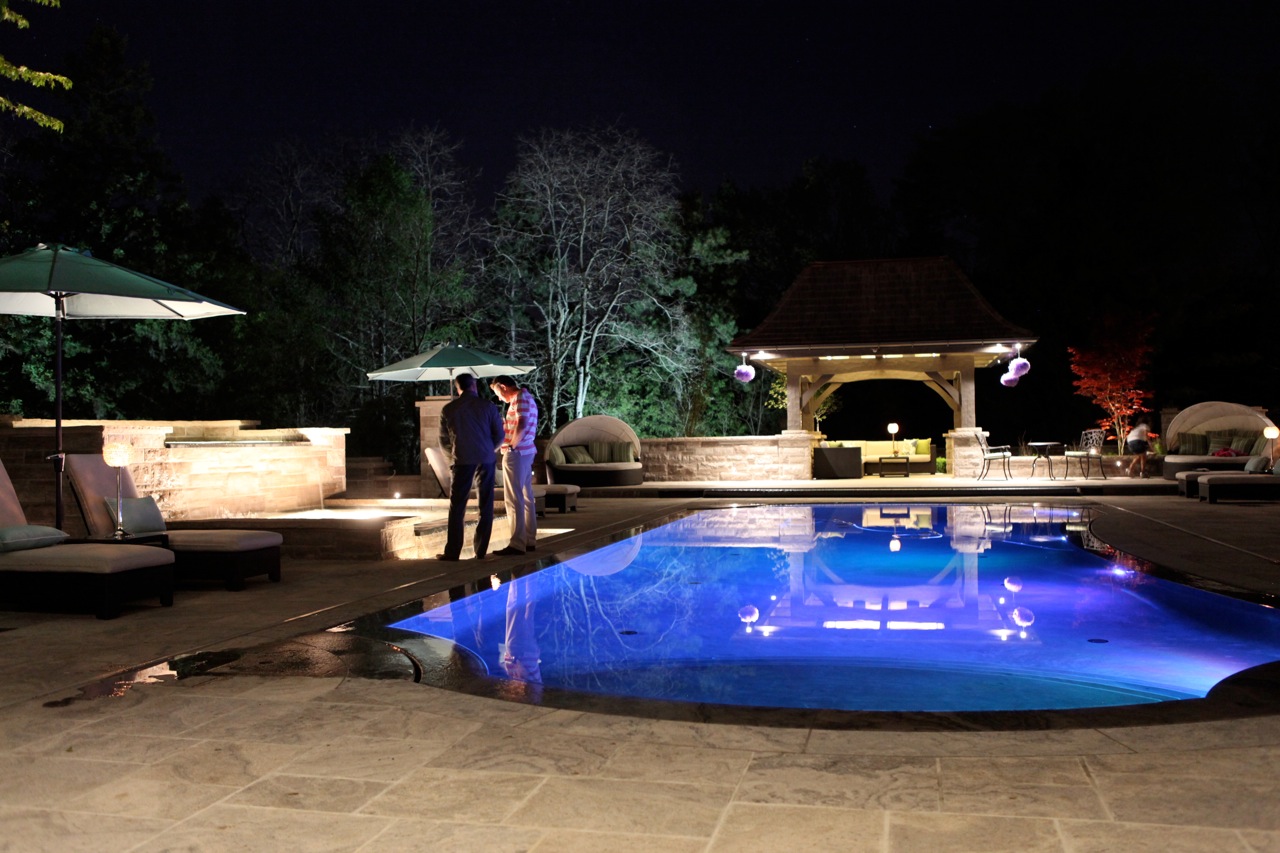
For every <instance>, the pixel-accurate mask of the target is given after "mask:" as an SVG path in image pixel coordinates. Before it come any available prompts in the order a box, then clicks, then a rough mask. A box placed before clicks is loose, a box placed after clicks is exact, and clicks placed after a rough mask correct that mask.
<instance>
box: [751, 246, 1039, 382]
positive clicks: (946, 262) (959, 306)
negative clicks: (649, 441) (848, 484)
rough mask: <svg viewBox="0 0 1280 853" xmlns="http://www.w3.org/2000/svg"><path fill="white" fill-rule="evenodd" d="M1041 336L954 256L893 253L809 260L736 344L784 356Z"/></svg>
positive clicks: (982, 344) (998, 343)
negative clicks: (988, 295)
mask: <svg viewBox="0 0 1280 853" xmlns="http://www.w3.org/2000/svg"><path fill="white" fill-rule="evenodd" d="M1035 340H1036V339H1035V337H1034V336H1033V335H1032V333H1031V332H1029V331H1028V330H1026V329H1023V328H1021V327H1019V326H1015V325H1014V324H1012V323H1010V322H1009V321H1007V320H1005V319H1004V318H1003V317H1001V316H1000V315H999V314H998V313H997V312H996V310H995V309H994V308H992V307H991V305H990V303H988V302H987V300H986V299H984V298H983V297H982V294H980V293H978V290H977V288H975V287H974V286H973V283H972V282H971V281H969V278H968V276H966V275H965V274H964V272H963V271H962V270H961V269H960V267H959V266H958V265H957V264H956V263H955V261H953V260H951V259H950V258H947V257H936V258H893V259H882V260H864V261H822V262H817V263H812V264H810V265H809V266H807V267H805V269H804V270H803V271H802V272H801V273H800V275H799V276H798V277H797V278H796V280H795V282H794V283H793V284H792V285H791V287H790V288H788V289H787V291H786V293H784V294H783V295H782V298H781V299H780V300H779V302H778V304H777V306H776V307H775V308H774V309H773V311H772V313H770V314H769V316H768V317H766V318H765V319H764V321H763V322H762V323H761V324H760V325H759V326H757V327H756V328H754V329H752V330H751V331H750V332H747V333H746V334H743V335H740V336H739V337H738V338H736V339H735V340H734V341H733V343H732V344H731V345H730V348H731V349H732V351H733V352H757V351H765V352H769V353H776V354H777V355H779V356H782V357H784V358H786V357H798V356H812V357H822V356H839V355H857V354H866V353H877V352H878V353H885V352H913V351H924V350H928V351H933V352H946V353H975V354H977V353H994V352H996V351H997V350H1000V349H1003V351H1004V352H1008V349H1009V348H1010V347H1012V346H1013V345H1015V344H1021V345H1022V346H1023V347H1026V346H1029V345H1030V344H1032V343H1034V342H1035ZM994 358H995V357H994V356H993V357H992V358H991V359H990V360H992V361H994Z"/></svg>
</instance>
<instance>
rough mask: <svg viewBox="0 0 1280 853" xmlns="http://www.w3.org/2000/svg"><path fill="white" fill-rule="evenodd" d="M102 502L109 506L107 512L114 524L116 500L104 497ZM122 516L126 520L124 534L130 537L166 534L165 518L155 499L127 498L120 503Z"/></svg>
mask: <svg viewBox="0 0 1280 853" xmlns="http://www.w3.org/2000/svg"><path fill="white" fill-rule="evenodd" d="M102 500H103V502H104V503H105V504H106V505H107V512H108V513H109V514H110V515H111V522H112V523H113V524H114V523H115V521H116V499H115V498H109V497H104V498H103V499H102ZM120 515H121V517H122V518H123V519H124V532H125V533H128V534H129V535H130V536H136V535H140V534H144V533H163V532H164V516H163V515H161V514H160V507H158V506H156V499H155V498H152V497H145V498H125V499H124V500H122V501H121V502H120Z"/></svg>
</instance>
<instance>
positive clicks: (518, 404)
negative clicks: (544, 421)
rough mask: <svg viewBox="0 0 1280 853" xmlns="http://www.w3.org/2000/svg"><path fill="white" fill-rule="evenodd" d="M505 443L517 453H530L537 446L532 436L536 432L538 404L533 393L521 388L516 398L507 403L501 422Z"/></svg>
mask: <svg viewBox="0 0 1280 853" xmlns="http://www.w3.org/2000/svg"><path fill="white" fill-rule="evenodd" d="M503 426H504V427H505V428H506V433H507V444H508V445H509V446H510V447H511V449H512V450H514V451H516V452H518V453H532V452H533V451H534V450H536V449H537V448H536V447H535V445H534V443H533V437H534V436H535V435H536V434H537V432H538V404H537V403H535V402H534V401H533V395H532V394H530V393H529V392H528V391H526V390H525V389H523V388H521V389H520V391H519V392H518V393H517V394H516V398H515V399H514V400H512V401H511V402H510V403H508V404H507V417H506V421H505V423H504V424H503Z"/></svg>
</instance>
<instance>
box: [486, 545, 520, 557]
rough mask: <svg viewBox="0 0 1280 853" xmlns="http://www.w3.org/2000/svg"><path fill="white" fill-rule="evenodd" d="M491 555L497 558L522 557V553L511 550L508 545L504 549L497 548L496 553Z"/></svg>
mask: <svg viewBox="0 0 1280 853" xmlns="http://www.w3.org/2000/svg"><path fill="white" fill-rule="evenodd" d="M493 553H494V554H496V555H497V556H499V557H523V556H524V551H520V550H517V549H515V548H512V547H511V546H510V545H508V546H507V547H505V548H499V549H498V550H497V551H494V552H493Z"/></svg>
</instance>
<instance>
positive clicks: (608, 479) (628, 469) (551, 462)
mask: <svg viewBox="0 0 1280 853" xmlns="http://www.w3.org/2000/svg"><path fill="white" fill-rule="evenodd" d="M542 453H543V461H544V462H545V463H546V468H547V482H548V483H553V484H554V483H563V484H570V485H575V486H636V485H639V484H640V483H643V482H644V465H643V463H642V462H641V461H640V439H639V437H637V436H636V433H635V430H633V429H631V427H629V426H627V424H626V423H624V422H623V421H620V420H618V419H617V418H615V417H612V416H610V415H588V416H586V417H585V418H578V419H577V420H575V421H570V422H569V423H567V424H565V425H564V426H562V427H561V428H560V429H559V430H558V431H557V432H556V434H555V435H553V436H551V439H550V440H549V441H548V442H547V445H546V447H545V448H543V451H542Z"/></svg>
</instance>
